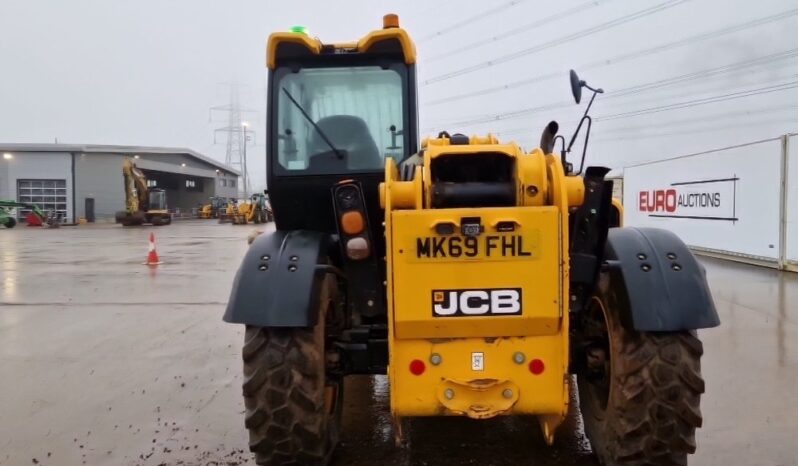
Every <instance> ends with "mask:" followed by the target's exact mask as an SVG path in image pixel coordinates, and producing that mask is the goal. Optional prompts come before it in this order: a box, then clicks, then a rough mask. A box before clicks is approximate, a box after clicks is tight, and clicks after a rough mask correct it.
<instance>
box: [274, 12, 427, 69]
mask: <svg viewBox="0 0 798 466" xmlns="http://www.w3.org/2000/svg"><path fill="white" fill-rule="evenodd" d="M346 54H370V55H378V56H379V55H401V56H402V57H403V59H404V62H405V63H406V64H408V65H412V64H415V62H416V46H415V45H414V44H413V41H412V40H411V39H410V35H409V34H408V33H407V31H405V30H404V29H402V28H400V27H399V18H398V17H397V16H396V15H391V14H389V15H385V16H384V17H383V28H382V29H377V30H375V31H371V32H369V33H368V34H366V35H365V36H363V37H362V38H361V39H360V40H358V41H357V42H346V43H338V44H325V43H322V41H321V40H319V39H318V38H316V37H310V36H309V35H307V34H306V33H304V32H275V33H273V34H271V35H270V36H269V40H268V43H267V47H266V66H267V67H268V68H269V69H275V68H276V67H277V64H278V63H279V62H281V61H283V60H286V59H296V58H304V57H312V56H321V55H346Z"/></svg>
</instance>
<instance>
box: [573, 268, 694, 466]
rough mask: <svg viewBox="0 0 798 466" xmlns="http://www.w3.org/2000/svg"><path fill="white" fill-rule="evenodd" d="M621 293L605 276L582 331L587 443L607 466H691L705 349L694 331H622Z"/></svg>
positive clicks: (580, 380)
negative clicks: (702, 359)
mask: <svg viewBox="0 0 798 466" xmlns="http://www.w3.org/2000/svg"><path fill="white" fill-rule="evenodd" d="M620 293H623V290H622V289H620V288H618V287H617V286H615V287H614V286H613V285H612V283H610V277H609V276H608V275H607V274H605V273H602V274H601V277H600V280H599V286H598V287H597V291H596V293H595V294H594V296H593V297H592V298H591V301H590V303H589V305H588V306H587V308H586V309H585V311H584V312H583V315H582V316H581V320H580V326H579V329H578V330H577V332H578V337H577V338H578V340H577V341H578V342H579V344H580V353H578V354H577V355H576V357H575V358H576V364H577V384H578V387H579V400H580V405H581V411H582V417H583V419H584V423H585V432H586V434H587V437H588V440H590V444H591V445H592V447H593V452H594V453H595V454H596V456H597V457H598V459H599V461H600V462H601V464H603V465H605V466H671V465H679V466H683V465H687V455H688V454H691V453H694V452H695V449H696V443H695V430H696V428H698V427H701V423H702V417H701V411H700V408H699V404H700V398H701V394H702V393H703V392H704V380H703V379H702V378H701V355H702V354H703V346H702V344H701V341H700V340H699V339H698V337H697V336H696V334H695V332H694V331H679V332H640V331H635V330H633V329H628V328H626V327H624V326H623V325H622V324H621V320H620V312H619V306H620V305H621V304H620V303H622V302H624V301H623V300H622V299H619V298H621V297H622V296H620Z"/></svg>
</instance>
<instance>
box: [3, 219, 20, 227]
mask: <svg viewBox="0 0 798 466" xmlns="http://www.w3.org/2000/svg"><path fill="white" fill-rule="evenodd" d="M16 225H17V219H15V218H14V217H8V218H6V222H5V226H6V228H14V227H15V226H16Z"/></svg>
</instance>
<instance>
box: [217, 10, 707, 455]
mask: <svg viewBox="0 0 798 466" xmlns="http://www.w3.org/2000/svg"><path fill="white" fill-rule="evenodd" d="M415 63H416V54H415V47H414V45H413V43H412V41H411V40H410V37H409V36H408V34H407V33H406V32H405V31H404V30H402V29H400V28H399V25H398V19H397V17H396V16H394V15H388V16H386V17H385V19H384V28H383V29H381V30H377V31H373V32H371V33H369V34H367V35H366V36H365V37H363V38H361V39H360V40H359V41H357V42H352V43H345V44H326V43H322V42H321V41H320V40H319V39H316V38H313V37H310V36H309V35H307V33H306V32H305V31H303V30H302V29H297V30H296V31H294V32H286V33H275V34H272V35H271V36H270V38H269V42H268V51H267V66H268V69H269V87H268V112H267V115H268V121H267V129H268V132H269V136H270V137H269V138H267V139H268V140H269V141H270V145H269V146H267V173H268V175H269V179H268V184H269V192H270V195H271V202H272V206H273V208H274V215H275V222H276V230H275V231H271V232H266V233H263V234H261V235H260V236H258V237H257V238H256V239H254V241H253V242H252V244H251V246H250V248H249V251H248V253H247V255H246V256H245V258H244V260H243V262H242V264H241V267H240V269H239V270H238V273H237V275H236V278H235V282H234V284H233V289H232V292H231V296H230V300H229V302H228V306H227V311H226V313H225V316H224V320H225V321H227V322H232V323H238V324H245V325H246V331H245V338H244V345H243V351H242V356H243V363H244V382H243V395H244V405H245V408H246V414H245V426H246V427H247V429H249V439H250V441H249V447H250V450H251V451H253V452H254V453H255V460H256V462H257V463H258V464H270V465H284V464H325V463H327V462H328V461H329V460H330V458H331V455H332V451H333V449H334V447H335V445H336V442H337V440H338V434H339V427H340V419H341V410H342V409H343V403H342V396H343V389H344V383H343V378H344V377H345V376H347V375H351V374H387V375H388V381H389V384H390V392H389V393H390V406H391V414H392V416H393V419H394V421H395V422H394V432H395V433H396V436H397V440H399V441H400V442H401V441H402V440H403V438H404V436H403V430H402V426H403V419H405V418H408V417H414V416H467V417H470V418H473V419H486V418H491V417H494V416H499V415H534V416H537V418H538V420H539V422H540V425H541V432H542V434H543V437H544V439H545V441H546V442H547V443H548V444H552V443H553V441H554V436H555V433H556V429H557V427H558V426H559V425H560V423H561V422H562V421H563V420H564V419H565V416H566V414H567V412H568V408H569V404H570V396H569V395H570V391H571V385H572V381H573V377H572V376H573V375H575V376H576V380H577V381H578V389H579V396H580V409H581V411H582V415H583V417H584V420H585V430H586V433H587V436H588V438H589V440H590V442H591V444H592V446H593V451H594V452H595V453H596V455H597V456H598V457H599V459H600V461H601V463H603V464H605V465H608V466H622V465H623V466H630V465H671V464H681V465H684V464H686V463H687V455H688V454H689V453H692V452H693V451H694V450H695V448H696V445H695V430H696V428H697V427H699V426H700V425H701V422H702V418H701V412H700V409H699V399H700V396H701V394H702V393H703V391H704V381H703V379H702V377H701V370H700V358H701V354H702V346H701V342H700V341H699V340H698V338H697V336H696V333H695V330H696V329H699V328H706V327H713V326H716V325H718V324H719V319H718V315H717V313H716V311H715V307H714V304H713V301H712V297H711V296H710V293H709V288H708V286H707V283H706V279H705V275H704V270H703V268H702V266H701V265H700V264H699V263H698V262H697V261H696V259H695V258H694V257H693V255H692V253H691V252H690V250H689V249H688V248H687V247H686V246H685V245H684V243H683V242H682V241H681V240H680V239H679V238H677V237H676V236H675V235H674V234H673V233H670V232H668V231H663V230H658V229H643V228H624V227H622V226H621V223H622V207H620V206H619V204H613V202H612V199H611V191H612V182H611V181H609V180H605V175H606V173H607V172H608V169H607V168H604V167H588V168H587V169H586V170H584V172H583V170H582V168H583V166H584V160H585V153H586V152H585V151H586V147H587V144H585V150H583V151H582V158H581V163H580V164H579V168H578V169H576V168H575V167H574V165H572V163H571V162H570V161H569V160H568V159H567V156H568V154H569V153H570V150H571V147H572V146H573V142H574V141H575V140H576V139H577V137H576V136H577V135H578V134H579V132H580V129H581V128H582V127H583V126H585V127H586V132H587V134H588V135H589V132H590V125H591V118H590V116H589V115H588V111H589V109H590V106H591V104H592V103H593V99H594V98H595V96H596V94H597V93H600V92H601V90H600V89H593V88H591V87H589V86H588V85H587V84H586V83H585V82H584V81H581V80H579V78H578V77H577V76H576V74H575V73H572V75H571V84H572V90H573V94H574V97H575V99H576V101H577V103H579V102H580V99H581V93H582V90H583V89H588V90H591V91H593V96H592V98H591V100H590V104H588V106H587V109H586V110H585V115H584V116H583V118H582V120H581V121H580V123H579V126H578V127H577V130H576V132H575V134H574V136H573V137H572V138H571V140H570V141H571V142H570V144H569V145H568V147H566V146H565V138H564V137H563V136H558V135H557V132H558V125H557V123H556V122H551V123H550V124H549V125H548V126H547V127H546V129H545V130H544V131H543V135H542V137H541V141H540V147H539V148H535V149H534V150H532V151H530V152H526V151H524V150H522V149H521V148H520V147H519V146H518V145H517V144H514V143H501V142H500V141H498V140H497V139H496V138H495V137H493V136H490V135H488V136H487V137H476V136H473V137H468V136H464V135H461V134H449V133H447V132H441V133H440V134H439V135H438V136H437V137H434V138H430V139H427V140H425V141H424V142H422V144H421V146H420V147H419V144H418V139H417V137H418V135H417V133H416V128H417V127H418V115H417V109H416V101H417V100H416V74H415V73H416V72H415ZM330 96H334V98H331V97H330ZM585 140H587V136H586V137H585ZM557 141H560V142H561V144H562V149H561V151H560V153H559V154H555V153H554V152H555V150H554V148H555V142H557ZM419 149H420V150H419ZM351 402H367V400H354V401H350V403H351ZM530 435H533V433H532V432H530Z"/></svg>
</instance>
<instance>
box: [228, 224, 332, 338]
mask: <svg viewBox="0 0 798 466" xmlns="http://www.w3.org/2000/svg"><path fill="white" fill-rule="evenodd" d="M331 241H332V240H331V238H330V235H329V234H326V233H321V232H318V231H309V230H292V231H280V230H278V231H273V232H269V233H264V234H262V235H260V236H258V237H257V238H256V239H255V240H254V241H253V242H252V244H251V245H250V247H249V250H248V251H247V254H246V255H245V256H244V260H243V262H242V263H241V267H240V268H239V269H238V273H236V277H235V281H234V282H233V290H232V292H231V293H230V300H229V301H228V303H227V310H226V311H225V313H224V321H225V322H230V323H235V324H246V325H255V326H260V327H309V326H313V325H315V324H316V321H317V319H318V315H317V312H316V309H317V307H318V300H319V295H320V291H321V282H322V280H323V278H324V274H326V273H328V272H329V271H330V267H329V265H328V264H327V262H328V259H327V257H328V254H327V253H328V250H329V247H330V244H331Z"/></svg>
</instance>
